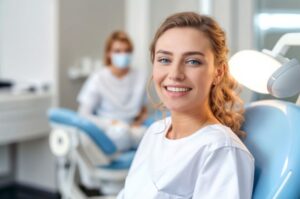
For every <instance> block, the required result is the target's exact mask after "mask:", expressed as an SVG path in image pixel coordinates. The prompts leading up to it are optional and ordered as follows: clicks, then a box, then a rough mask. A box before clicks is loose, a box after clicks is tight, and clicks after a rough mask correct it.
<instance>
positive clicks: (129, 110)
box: [77, 67, 147, 123]
mask: <svg viewBox="0 0 300 199" xmlns="http://www.w3.org/2000/svg"><path fill="white" fill-rule="evenodd" d="M146 82H147V74H146V71H145V70H142V69H136V68H131V69H130V70H129V72H128V74H126V75H125V76H124V77H122V78H118V77H116V76H114V75H113V74H112V73H111V70H110V69H109V68H108V67H103V68H102V69H100V70H99V71H97V72H95V73H94V74H92V75H91V76H90V77H89V78H88V80H87V81H86V83H85V84H84V86H83V88H82V90H81V91H80V93H79V96H78V98H77V100H78V102H79V103H80V104H81V105H87V106H89V107H93V108H94V110H95V112H96V114H97V115H98V116H100V117H103V118H106V119H113V120H120V121H123V122H125V123H131V122H132V121H133V119H134V118H135V117H136V116H137V115H138V114H139V112H140V110H141V107H142V106H143V105H144V104H145V98H146V94H145V90H146V89H145V85H146Z"/></svg>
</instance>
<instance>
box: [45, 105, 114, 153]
mask: <svg viewBox="0 0 300 199" xmlns="http://www.w3.org/2000/svg"><path fill="white" fill-rule="evenodd" d="M48 117H49V120H50V121H51V122H54V123H59V124H64V125H69V126H71V127H75V128H79V129H80V130H82V131H83V132H85V133H86V134H87V135H88V136H89V137H90V138H91V140H93V141H94V142H95V143H96V145H97V146H98V147H99V148H100V149H102V151H103V152H104V153H105V154H106V155H112V154H114V153H115V152H116V151H117V147H116V145H115V144H114V143H113V142H112V141H111V140H110V139H109V138H108V137H107V136H106V134H105V133H104V132H103V131H102V130H101V129H99V128H98V127H97V126H96V125H95V124H93V123H92V122H90V121H89V120H87V119H86V118H84V117H81V116H79V115H78V114H77V113H76V112H74V111H72V110H69V109H64V108H53V109H50V110H49V112H48Z"/></svg>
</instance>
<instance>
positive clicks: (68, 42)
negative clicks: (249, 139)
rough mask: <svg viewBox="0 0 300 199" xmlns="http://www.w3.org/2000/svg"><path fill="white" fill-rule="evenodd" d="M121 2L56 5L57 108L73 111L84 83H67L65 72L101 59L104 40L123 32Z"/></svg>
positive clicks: (70, 0) (72, 0)
mask: <svg viewBox="0 0 300 199" xmlns="http://www.w3.org/2000/svg"><path fill="white" fill-rule="evenodd" d="M124 4H125V1H120V0H109V1H99V0H88V1H85V0H63V1H59V63H58V74H59V85H60V87H59V106H63V107H68V108H72V109H77V106H78V105H77V102H76V97H77V95H78V92H79V90H80V88H81V86H82V84H83V82H84V80H85V79H81V80H80V79H79V80H70V78H69V77H68V68H69V67H71V66H72V65H74V64H79V62H80V59H81V58H83V57H85V56H88V57H91V58H92V59H98V60H99V59H102V56H103V48H104V44H105V39H106V38H107V37H108V35H109V34H110V33H111V32H112V31H114V30H122V29H123V30H124V28H125V10H124Z"/></svg>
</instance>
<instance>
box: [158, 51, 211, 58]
mask: <svg viewBox="0 0 300 199" xmlns="http://www.w3.org/2000/svg"><path fill="white" fill-rule="evenodd" d="M159 53H160V54H166V55H173V53H172V52H170V51H166V50H158V51H157V52H156V54H159ZM183 55H184V56H189V55H201V56H203V57H205V55H204V53H202V52H200V51H188V52H185V53H183Z"/></svg>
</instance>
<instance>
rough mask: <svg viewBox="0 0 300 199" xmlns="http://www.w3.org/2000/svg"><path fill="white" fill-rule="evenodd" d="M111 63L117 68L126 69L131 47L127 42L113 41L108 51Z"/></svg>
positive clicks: (129, 59)
mask: <svg viewBox="0 0 300 199" xmlns="http://www.w3.org/2000/svg"><path fill="white" fill-rule="evenodd" d="M109 58H110V60H111V65H112V66H113V67H115V68H118V69H121V70H122V69H127V67H129V64H130V61H131V49H130V46H129V44H128V43H127V42H124V41H118V40H117V41H114V42H113V43H112V45H111V49H110V52H109Z"/></svg>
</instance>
